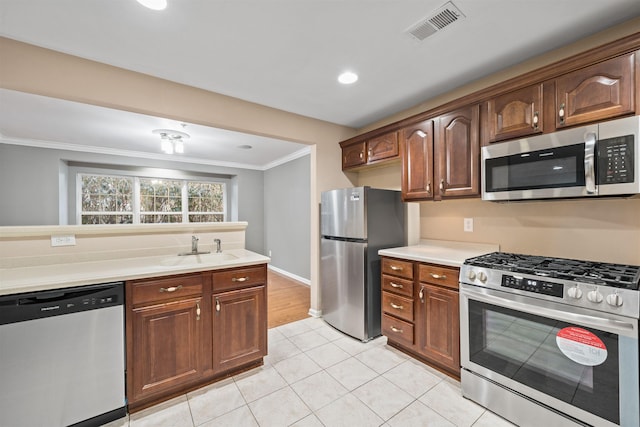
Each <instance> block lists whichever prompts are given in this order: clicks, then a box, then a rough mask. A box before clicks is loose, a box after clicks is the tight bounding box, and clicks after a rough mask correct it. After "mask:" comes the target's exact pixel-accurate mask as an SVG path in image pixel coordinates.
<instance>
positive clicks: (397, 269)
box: [390, 265, 402, 271]
mask: <svg viewBox="0 0 640 427" xmlns="http://www.w3.org/2000/svg"><path fill="white" fill-rule="evenodd" d="M390 268H391V269H392V270H393V271H402V267H398V266H395V265H392V266H390Z"/></svg>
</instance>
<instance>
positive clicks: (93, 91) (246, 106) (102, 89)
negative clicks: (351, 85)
mask: <svg viewBox="0 0 640 427" xmlns="http://www.w3.org/2000/svg"><path fill="white" fill-rule="evenodd" d="M0 52H1V58H0V87H3V88H5V89H11V90H17V91H22V92H28V93H34V94H38V95H44V96H50V97H55V98H62V99H67V100H70V101H76V102H83V103H87V104H93V105H99V106H103V107H110V108H116V109H120V110H125V111H132V112H136V113H142V114H148V115H152V116H158V117H166V118H169V119H173V120H180V121H185V122H188V123H196V124H200V125H204V126H213V127H218V128H222V129H228V130H234V131H239V132H245V133H249V134H254V135H262V136H267V137H271V138H277V139H282V140H286V141H293V142H298V143H303V144H308V145H312V146H313V148H312V156H311V162H312V173H313V174H314V175H313V176H312V178H311V194H312V195H315V197H312V198H311V204H312V206H311V212H312V213H313V214H312V218H311V231H310V232H311V236H312V238H311V246H312V247H311V254H312V263H311V288H312V298H311V300H312V308H314V309H317V308H318V307H319V301H318V289H317V281H318V256H317V254H318V250H317V248H318V245H319V239H318V215H317V210H318V203H319V201H320V193H321V192H322V191H324V190H328V189H332V188H341V187H349V186H351V185H353V182H352V180H354V176H353V175H351V176H347V175H345V174H343V173H342V171H341V152H340V147H339V145H338V142H339V141H342V140H344V139H347V138H349V137H351V136H353V135H354V134H355V130H353V129H350V128H347V127H344V126H338V125H335V124H331V123H328V122H324V121H321V120H315V119H311V118H308V117H304V116H300V115H297V114H293V113H288V112H285V111H281V110H277V109H274V108H269V107H265V106H262V105H258V104H254V103H251V102H246V101H242V100H239V99H236V98H231V97H228V96H224V95H220V94H217V93H212V92H208V91H204V90H201V89H197V88H193V87H190V86H185V85H182V84H178V83H174V82H170V81H167V80H163V79H159V78H155V77H151V76H148V75H145V74H141V73H136V72H132V71H127V70H124V69H121V68H117V67H112V66H108V65H105V64H100V63H97V62H94V61H89V60H85V59H82V58H78V57H74V56H71V55H66V54H63V53H59V52H55V51H52V50H48V49H43V48H39V47H36V46H32V45H29V44H25V43H21V42H17V41H14V40H10V39H7V38H2V37H0ZM350 178H351V180H350Z"/></svg>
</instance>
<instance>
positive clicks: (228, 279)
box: [213, 265, 267, 292]
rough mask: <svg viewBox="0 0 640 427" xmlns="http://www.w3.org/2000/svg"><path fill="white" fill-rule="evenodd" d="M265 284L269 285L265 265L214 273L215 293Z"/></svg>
mask: <svg viewBox="0 0 640 427" xmlns="http://www.w3.org/2000/svg"><path fill="white" fill-rule="evenodd" d="M265 283H267V271H266V268H265V266H264V265H261V266H259V267H246V268H234V269H231V270H221V271H216V272H214V273H213V291H214V292H219V291H224V290H228V289H237V288H244V287H247V286H254V285H263V284H265Z"/></svg>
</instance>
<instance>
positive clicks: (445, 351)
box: [382, 257, 460, 378]
mask: <svg viewBox="0 0 640 427" xmlns="http://www.w3.org/2000/svg"><path fill="white" fill-rule="evenodd" d="M392 267H395V268H392ZM400 271H402V276H400V275H399V274H398V273H399V272H400ZM458 274H459V270H458V269H457V268H454V267H448V266H442V265H436V264H427V263H420V262H412V261H407V260H397V259H394V258H388V257H384V258H383V259H382V284H383V285H382V334H383V335H385V336H386V337H387V339H388V343H389V344H390V345H392V346H394V347H397V348H399V349H400V350H402V351H404V352H406V353H409V354H410V355H412V356H414V357H416V358H417V359H420V360H423V361H425V362H427V363H429V364H431V365H433V366H435V367H437V368H439V369H441V370H443V371H446V372H448V373H449V374H450V375H452V376H454V377H458V378H459V377H460V320H459V315H460V314H459V313H460V309H459V294H458ZM408 279H412V280H408ZM409 286H411V287H412V291H411V292H408V290H407V288H408V287H409ZM409 307H410V308H409Z"/></svg>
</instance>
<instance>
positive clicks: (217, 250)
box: [213, 239, 222, 254]
mask: <svg viewBox="0 0 640 427" xmlns="http://www.w3.org/2000/svg"><path fill="white" fill-rule="evenodd" d="M213 243H215V244H216V253H217V254H219V253H221V252H222V248H221V247H220V244H221V243H222V242H221V241H220V239H213Z"/></svg>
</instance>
